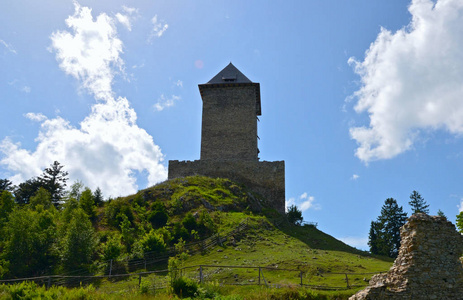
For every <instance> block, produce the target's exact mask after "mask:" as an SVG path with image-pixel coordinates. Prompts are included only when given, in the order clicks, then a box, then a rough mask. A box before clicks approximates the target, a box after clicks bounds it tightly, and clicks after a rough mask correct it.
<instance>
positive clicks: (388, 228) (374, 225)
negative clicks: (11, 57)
mask: <svg viewBox="0 0 463 300" xmlns="http://www.w3.org/2000/svg"><path fill="white" fill-rule="evenodd" d="M406 220H407V213H405V212H403V208H402V207H401V206H400V207H399V205H398V204H397V201H396V200H395V199H393V198H388V199H386V201H385V203H384V205H383V207H382V208H381V215H380V216H379V217H378V219H377V221H375V222H371V228H370V236H369V242H368V245H369V246H370V252H371V253H373V254H379V255H386V256H389V257H397V254H398V253H399V248H400V228H401V227H402V226H403V225H404V224H405V222H406Z"/></svg>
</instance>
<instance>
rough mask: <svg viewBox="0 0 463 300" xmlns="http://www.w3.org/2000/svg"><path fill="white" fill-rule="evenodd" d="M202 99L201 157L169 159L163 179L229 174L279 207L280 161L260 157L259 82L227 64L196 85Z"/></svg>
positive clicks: (281, 201) (281, 200) (281, 192)
mask: <svg viewBox="0 0 463 300" xmlns="http://www.w3.org/2000/svg"><path fill="white" fill-rule="evenodd" d="M199 92H200V94H201V98H202V101H203V115H202V126H201V158H200V160H195V161H177V160H171V161H169V175H168V177H169V179H173V178H177V177H185V176H192V175H203V176H209V177H223V178H229V179H231V180H233V181H236V182H239V183H242V184H244V185H246V186H247V187H248V188H250V189H251V190H254V191H255V192H257V193H259V194H261V195H262V196H264V197H265V198H266V199H267V200H268V201H269V203H270V206H271V207H272V208H275V209H276V210H277V211H279V212H280V213H284V211H285V165H284V161H276V162H261V161H259V158H258V154H259V149H258V146H257V140H258V136H257V117H258V116H260V115H261V101H260V85H259V83H254V82H252V81H251V80H249V79H248V78H247V77H246V76H244V75H243V73H241V72H240V71H239V70H238V69H237V68H236V67H235V66H234V65H233V64H231V63H230V64H229V65H228V66H226V67H225V68H224V69H223V70H222V71H220V72H219V73H218V74H217V75H216V76H214V77H213V78H212V79H211V80H210V81H209V82H207V83H205V84H200V85H199Z"/></svg>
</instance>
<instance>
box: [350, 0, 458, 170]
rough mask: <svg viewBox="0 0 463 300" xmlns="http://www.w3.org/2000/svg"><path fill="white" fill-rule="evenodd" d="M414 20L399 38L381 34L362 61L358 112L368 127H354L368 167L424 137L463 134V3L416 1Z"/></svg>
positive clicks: (411, 8)
mask: <svg viewBox="0 0 463 300" xmlns="http://www.w3.org/2000/svg"><path fill="white" fill-rule="evenodd" d="M409 11H410V13H411V15H412V21H411V23H410V24H409V25H408V26H407V27H404V28H403V29H401V30H398V31H397V32H395V33H392V32H390V31H388V30H386V29H384V28H382V29H381V32H380V33H379V35H378V37H377V38H376V41H375V42H373V43H372V44H371V45H370V48H369V49H368V50H367V51H366V53H365V59H364V60H363V61H357V60H355V59H354V58H350V59H349V63H350V64H351V65H353V67H354V70H355V72H356V73H357V74H358V75H360V77H361V87H360V89H359V90H358V91H356V92H355V94H354V96H355V98H357V100H358V101H357V103H356V105H355V111H356V112H357V113H362V112H367V113H368V115H369V118H370V124H369V126H359V127H351V128H350V134H351V137H352V138H353V139H355V140H356V141H357V143H358V145H359V147H358V148H357V150H356V156H357V157H358V158H359V159H361V160H362V161H364V162H366V163H368V162H370V161H373V160H379V159H388V158H392V157H394V156H396V155H398V154H400V153H402V152H404V151H407V150H409V149H411V148H412V146H413V144H414V142H416V140H417V138H418V137H419V136H420V135H422V134H423V132H429V131H432V130H439V129H441V130H446V131H448V132H450V133H452V134H455V135H461V134H462V133H463V101H461V99H462V97H463V53H462V52H461V50H460V49H461V48H462V47H463V2H462V1H460V0H438V1H436V3H435V4H434V2H433V1H431V0H413V1H412V3H411V5H410V6H409Z"/></svg>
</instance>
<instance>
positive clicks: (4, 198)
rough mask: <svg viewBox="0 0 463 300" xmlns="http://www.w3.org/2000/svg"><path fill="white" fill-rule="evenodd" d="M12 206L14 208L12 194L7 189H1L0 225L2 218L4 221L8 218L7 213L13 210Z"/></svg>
mask: <svg viewBox="0 0 463 300" xmlns="http://www.w3.org/2000/svg"><path fill="white" fill-rule="evenodd" d="M13 208H14V197H13V195H12V194H11V193H10V192H9V191H7V190H3V191H2V192H1V193H0V225H1V224H2V220H4V221H6V220H8V215H9V214H10V213H11V211H13ZM0 228H1V226H0ZM0 240H1V238H0Z"/></svg>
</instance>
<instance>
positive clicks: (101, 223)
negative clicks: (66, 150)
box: [0, 162, 216, 279]
mask: <svg viewBox="0 0 463 300" xmlns="http://www.w3.org/2000/svg"><path fill="white" fill-rule="evenodd" d="M67 176H68V173H67V172H65V171H64V170H63V166H62V165H60V164H59V163H58V162H54V163H53V164H52V165H51V166H50V167H49V168H46V169H45V170H44V172H43V174H42V175H41V176H39V177H37V178H33V179H30V180H27V181H26V182H24V183H21V184H19V185H18V186H13V184H12V183H11V182H10V181H9V180H7V179H2V180H0V279H9V278H24V277H33V276H42V275H52V274H63V273H64V274H67V273H71V272H74V271H76V270H80V271H82V270H85V271H86V272H90V273H95V272H96V266H97V265H101V263H102V262H109V261H110V260H113V261H114V263H117V262H118V261H127V259H136V258H143V257H145V255H147V254H148V253H153V252H156V253H162V252H163V251H165V250H166V249H167V248H168V247H170V246H173V245H175V244H183V243H185V241H193V240H197V239H200V238H202V237H205V236H209V235H210V234H212V233H214V232H215V231H216V225H215V223H214V221H213V220H212V218H211V216H210V214H208V213H207V212H206V211H202V212H201V213H199V214H198V215H197V216H193V215H192V214H191V213H188V212H185V214H184V215H182V217H181V218H179V217H178V216H174V215H173V213H172V210H169V207H168V205H166V203H165V202H162V201H146V200H145V199H144V196H143V193H141V192H139V193H137V194H136V195H135V196H134V197H133V198H132V199H128V198H119V199H108V200H107V201H103V196H102V192H101V190H100V189H99V188H97V189H96V190H95V191H92V190H91V189H90V188H87V187H85V186H84V185H83V184H82V183H81V182H75V183H74V184H72V185H71V186H70V188H69V189H66V182H67V180H68V178H67Z"/></svg>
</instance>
